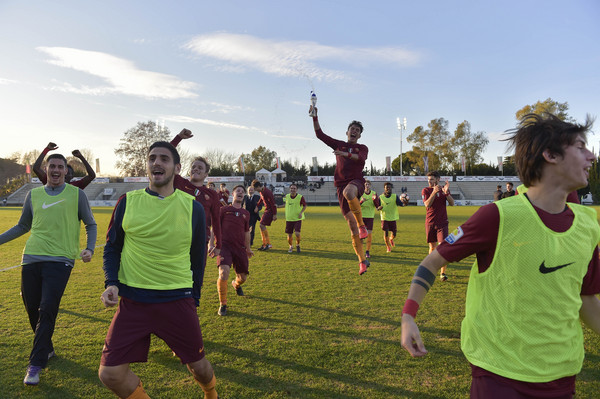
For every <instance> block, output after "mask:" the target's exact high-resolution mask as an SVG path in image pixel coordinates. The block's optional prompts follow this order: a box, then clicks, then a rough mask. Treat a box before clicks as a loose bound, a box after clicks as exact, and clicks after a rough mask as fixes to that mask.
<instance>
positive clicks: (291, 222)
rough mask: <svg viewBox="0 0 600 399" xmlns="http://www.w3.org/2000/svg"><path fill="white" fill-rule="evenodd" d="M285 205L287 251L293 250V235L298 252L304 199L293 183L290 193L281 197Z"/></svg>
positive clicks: (304, 209)
mask: <svg viewBox="0 0 600 399" xmlns="http://www.w3.org/2000/svg"><path fill="white" fill-rule="evenodd" d="M283 202H284V205H280V206H278V208H283V207H285V234H287V241H288V244H289V248H288V253H292V252H294V246H293V237H292V235H295V236H296V252H300V231H301V230H302V221H303V220H304V219H305V218H306V217H305V216H304V212H305V211H306V200H305V199H304V197H303V196H302V194H298V186H297V185H296V184H295V183H292V184H291V185H290V193H289V194H286V196H285V197H283Z"/></svg>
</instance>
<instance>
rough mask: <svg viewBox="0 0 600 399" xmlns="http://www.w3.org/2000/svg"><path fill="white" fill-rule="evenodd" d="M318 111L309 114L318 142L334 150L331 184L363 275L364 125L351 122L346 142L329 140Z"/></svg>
mask: <svg viewBox="0 0 600 399" xmlns="http://www.w3.org/2000/svg"><path fill="white" fill-rule="evenodd" d="M317 111H318V110H317V108H316V107H313V106H311V107H310V110H309V115H313V116H312V118H313V126H314V129H315V134H316V136H317V138H318V139H319V140H321V141H322V142H323V143H325V144H326V145H327V146H329V147H331V148H332V149H333V153H334V154H335V158H336V167H335V173H334V184H335V187H336V188H337V196H338V202H339V204H340V208H341V209H342V214H343V215H344V218H345V219H346V221H347V222H348V226H349V227H350V233H351V234H352V246H353V247H354V252H355V253H356V256H357V257H358V260H359V262H360V263H359V265H358V274H359V275H362V274H364V273H365V272H366V271H367V267H369V260H368V259H367V258H366V255H365V251H364V250H363V244H362V241H361V240H362V239H364V238H367V237H368V236H369V232H368V230H367V227H366V226H365V222H364V221H363V218H362V210H361V207H360V201H359V198H360V197H361V196H362V195H363V192H364V186H365V179H364V177H363V174H362V170H363V169H364V167H365V161H366V160H367V155H368V153H369V149H368V148H367V146H366V145H363V144H358V139H360V136H361V134H362V132H363V126H362V124H361V123H360V122H358V121H352V122H350V124H349V125H348V130H347V131H346V137H347V141H341V140H336V139H334V138H332V137H329V136H328V135H326V134H325V133H323V130H322V129H321V125H320V124H319V118H318V116H317Z"/></svg>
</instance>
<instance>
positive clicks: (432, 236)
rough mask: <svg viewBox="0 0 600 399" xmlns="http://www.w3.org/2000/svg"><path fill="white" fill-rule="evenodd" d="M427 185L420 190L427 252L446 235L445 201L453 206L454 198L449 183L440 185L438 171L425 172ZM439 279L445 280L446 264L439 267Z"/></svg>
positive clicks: (446, 215)
mask: <svg viewBox="0 0 600 399" xmlns="http://www.w3.org/2000/svg"><path fill="white" fill-rule="evenodd" d="M427 183H428V184H429V186H428V187H425V188H424V189H423V191H421V197H422V198H423V203H424V204H425V207H426V208H427V213H426V215H425V236H426V237H427V244H429V253H431V252H433V250H434V249H435V248H436V247H437V246H438V244H439V243H440V242H442V241H443V240H444V238H446V237H447V236H448V213H447V212H446V202H447V203H448V205H450V206H454V198H452V194H450V184H449V183H448V181H446V184H444V185H443V186H441V185H440V184H439V183H440V174H439V173H438V172H429V173H427ZM440 279H441V280H442V281H447V280H448V276H446V265H444V266H442V268H441V269H440Z"/></svg>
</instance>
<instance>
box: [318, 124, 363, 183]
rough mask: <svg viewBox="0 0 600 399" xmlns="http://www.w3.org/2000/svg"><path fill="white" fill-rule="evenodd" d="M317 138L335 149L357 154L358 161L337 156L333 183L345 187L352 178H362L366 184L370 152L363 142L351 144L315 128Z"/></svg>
mask: <svg viewBox="0 0 600 399" xmlns="http://www.w3.org/2000/svg"><path fill="white" fill-rule="evenodd" d="M315 134H316V135H317V138H318V139H319V140H321V141H322V142H323V143H325V144H327V145H328V146H329V147H331V148H332V149H333V150H334V151H335V150H339V151H344V152H348V153H350V154H357V155H358V161H353V160H352V159H350V158H347V157H343V156H341V155H336V156H335V161H336V165H335V173H334V174H333V183H334V185H335V186H336V187H344V186H346V185H347V184H348V183H350V182H351V181H352V180H362V182H363V184H364V181H365V179H364V177H363V172H362V171H363V169H364V168H365V161H366V160H367V155H368V154H369V149H368V148H367V146H366V145H363V144H350V143H347V142H345V141H341V140H336V139H334V138H332V137H329V136H328V135H326V134H325V133H323V131H322V130H321V129H319V130H315Z"/></svg>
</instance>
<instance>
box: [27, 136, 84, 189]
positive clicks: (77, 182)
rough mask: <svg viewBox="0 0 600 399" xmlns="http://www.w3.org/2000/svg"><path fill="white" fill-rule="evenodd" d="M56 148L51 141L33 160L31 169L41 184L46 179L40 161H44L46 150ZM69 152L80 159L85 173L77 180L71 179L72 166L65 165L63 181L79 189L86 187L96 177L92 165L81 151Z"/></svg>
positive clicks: (44, 182)
mask: <svg viewBox="0 0 600 399" xmlns="http://www.w3.org/2000/svg"><path fill="white" fill-rule="evenodd" d="M57 149H58V146H57V145H56V144H55V143H52V142H50V143H48V145H47V146H46V148H44V150H43V151H42V152H41V153H40V155H39V156H38V157H37V159H36V160H35V163H34V164H33V171H34V173H35V174H36V175H37V177H38V178H39V179H40V181H41V182H42V184H46V181H47V175H46V172H44V169H42V162H43V161H44V157H45V156H46V154H48V152H50V151H54V150H57ZM71 154H73V156H74V157H75V158H78V159H79V160H80V161H81V163H82V164H83V166H84V167H85V171H86V172H87V175H86V176H84V177H83V178H81V179H79V180H72V179H73V168H72V167H71V166H69V165H67V174H66V175H65V182H66V183H68V184H71V185H73V186H75V187H79V188H80V189H82V190H83V189H84V188H86V187H87V186H88V184H90V183H91V182H92V181H93V180H94V179H95V178H96V172H94V169H93V168H92V166H91V165H90V164H89V163H88V161H87V160H86V159H85V157H84V156H83V155H82V154H81V152H79V150H73V152H72V153H71Z"/></svg>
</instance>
